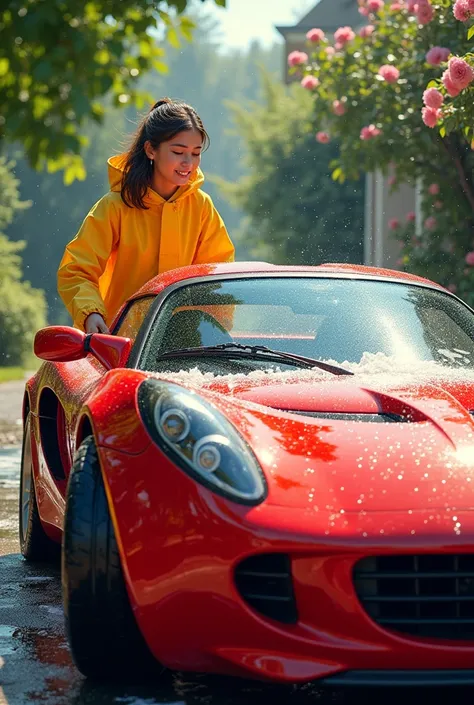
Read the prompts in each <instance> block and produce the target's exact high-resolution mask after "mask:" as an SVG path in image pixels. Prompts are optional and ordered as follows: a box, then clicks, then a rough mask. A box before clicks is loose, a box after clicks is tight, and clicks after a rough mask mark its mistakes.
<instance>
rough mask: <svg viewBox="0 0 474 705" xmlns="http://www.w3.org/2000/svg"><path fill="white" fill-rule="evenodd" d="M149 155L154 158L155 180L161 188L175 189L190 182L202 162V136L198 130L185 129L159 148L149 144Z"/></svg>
mask: <svg viewBox="0 0 474 705" xmlns="http://www.w3.org/2000/svg"><path fill="white" fill-rule="evenodd" d="M146 151H147V156H148V157H149V158H150V159H153V161H154V165H153V171H154V173H153V176H154V181H155V182H156V183H157V185H158V186H160V187H161V189H163V188H164V189H165V190H168V189H169V188H170V187H171V186H173V187H174V189H176V188H179V187H180V186H184V185H185V184H187V183H188V181H189V179H190V178H191V176H192V175H193V174H194V172H195V171H196V170H197V168H198V166H199V164H200V163H201V151H202V136H201V134H200V133H199V132H198V131H197V130H183V132H179V133H178V134H177V135H175V136H174V137H173V138H172V139H171V140H169V141H168V142H162V143H161V144H160V145H159V146H158V148H157V149H153V148H152V147H151V146H150V145H148V149H147V150H146ZM161 189H160V190H161Z"/></svg>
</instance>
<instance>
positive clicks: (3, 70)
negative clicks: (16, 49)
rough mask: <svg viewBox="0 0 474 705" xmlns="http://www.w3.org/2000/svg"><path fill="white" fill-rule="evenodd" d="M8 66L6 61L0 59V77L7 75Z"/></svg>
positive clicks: (8, 63)
mask: <svg viewBox="0 0 474 705" xmlns="http://www.w3.org/2000/svg"><path fill="white" fill-rule="evenodd" d="M9 66H10V62H9V61H8V59H0V76H6V75H7V73H8V68H9Z"/></svg>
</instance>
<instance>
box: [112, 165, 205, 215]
mask: <svg viewBox="0 0 474 705" xmlns="http://www.w3.org/2000/svg"><path fill="white" fill-rule="evenodd" d="M126 160H127V157H126V155H125V154H118V155H116V156H115V157H110V159H108V160H107V165H108V173H109V184H110V190H111V191H114V192H118V193H120V188H121V184H122V177H123V171H124V168H125V163H126ZM203 183H204V174H203V173H202V171H201V169H197V171H195V172H194V174H193V175H192V176H191V178H190V179H189V181H188V183H187V184H185V185H184V186H180V187H179V189H178V190H177V191H176V193H175V194H173V195H172V196H171V198H170V199H168V201H166V199H164V198H163V197H162V196H160V195H159V194H158V193H156V191H153V189H151V188H149V189H148V193H147V194H146V196H145V199H144V200H145V203H147V204H148V205H151V204H153V203H156V204H163V203H166V202H168V203H169V202H172V201H178V200H181V199H182V198H185V197H186V196H189V194H190V193H193V192H194V191H197V189H199V188H201V186H202V185H203Z"/></svg>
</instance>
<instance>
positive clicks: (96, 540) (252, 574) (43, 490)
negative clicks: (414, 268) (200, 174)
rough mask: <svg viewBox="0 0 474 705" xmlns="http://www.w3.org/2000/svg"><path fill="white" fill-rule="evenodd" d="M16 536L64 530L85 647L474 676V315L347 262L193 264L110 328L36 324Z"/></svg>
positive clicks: (226, 664) (67, 581)
mask: <svg viewBox="0 0 474 705" xmlns="http://www.w3.org/2000/svg"><path fill="white" fill-rule="evenodd" d="M35 350H36V354H37V355H38V356H39V357H40V358H42V359H43V360H45V361H46V362H44V363H43V364H42V366H41V368H40V369H39V371H38V372H37V374H36V375H35V376H34V377H33V378H32V379H30V380H29V381H28V383H27V385H26V392H25V398H24V409H23V417H24V443H23V457H22V475H21V493H20V536H21V547H22V552H23V555H24V556H25V558H27V559H29V560H44V559H46V558H48V557H49V556H51V555H52V554H54V549H55V548H56V547H57V546H58V544H59V543H60V542H61V541H62V571H63V590H64V606H65V614H66V622H67V629H68V636H69V640H70V645H71V649H72V654H73V657H74V660H75V662H76V664H77V666H78V668H79V669H80V670H81V671H82V673H83V674H85V675H90V676H103V675H106V674H109V673H111V672H112V671H117V670H119V669H120V668H125V669H129V668H130V665H131V664H134V665H135V666H137V667H140V666H142V665H144V664H148V663H149V662H150V661H151V662H152V663H156V664H161V665H162V666H164V667H167V668H170V669H177V670H182V671H200V672H213V673H222V674H230V675H240V676H244V677H253V678H260V679H273V680H276V681H280V682H305V681H312V680H315V679H319V680H320V681H321V682H324V683H327V684H335V685H336V684H337V685H340V684H352V685H354V684H379V685H383V684H403V683H411V684H416V683H423V684H436V683H444V684H446V683H462V684H466V683H474V545H473V544H474V511H473V510H474V492H473V490H474V418H473V410H474V364H473V360H474V312H473V311H472V310H471V309H470V308H469V307H468V306H467V305H466V304H464V303H463V302H462V301H461V300H459V299H458V298H457V297H456V296H454V295H452V294H451V293H449V292H448V291H446V290H445V289H443V288H442V287H440V286H438V285H437V284H434V283H432V282H429V281H427V280H424V279H421V278H418V277H414V276H409V275H407V274H402V273H400V272H393V271H389V270H380V269H371V268H367V267H357V266H349V265H322V266H319V267H282V266H273V265H267V264H258V263H252V264H243V263H237V264H226V265H212V266H211V265H210V266H194V267H188V268H183V269H179V270H175V271H172V272H168V273H166V274H163V275H160V276H158V277H156V278H155V279H153V280H152V281H150V282H149V283H148V284H147V285H146V286H145V287H144V288H142V289H141V290H140V291H139V292H138V293H137V294H136V295H135V296H133V297H132V298H131V299H130V300H129V301H128V302H127V303H126V305H125V306H124V307H123V309H122V310H121V311H120V313H119V315H118V316H117V318H116V320H115V323H114V324H113V327H112V334H111V335H103V334H95V335H85V334H83V333H82V332H80V331H79V330H76V329H74V328H69V327H50V328H45V329H43V330H41V331H39V333H38V334H37V337H36V341H35Z"/></svg>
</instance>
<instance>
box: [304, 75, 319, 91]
mask: <svg viewBox="0 0 474 705" xmlns="http://www.w3.org/2000/svg"><path fill="white" fill-rule="evenodd" d="M301 85H302V86H303V88H306V89H307V90H308V91H313V90H314V89H315V88H317V87H318V86H319V80H318V79H317V78H316V76H305V77H304V78H302V79H301Z"/></svg>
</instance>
